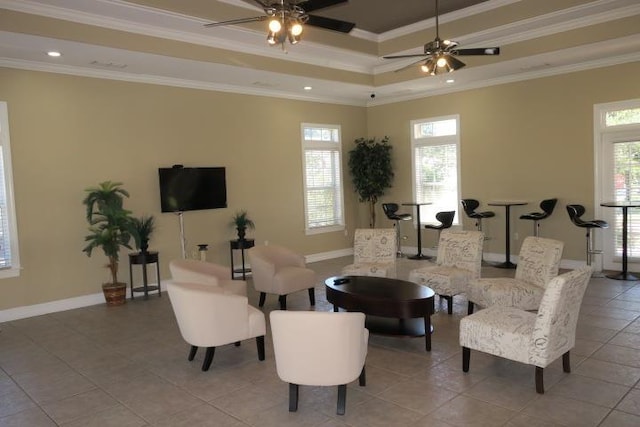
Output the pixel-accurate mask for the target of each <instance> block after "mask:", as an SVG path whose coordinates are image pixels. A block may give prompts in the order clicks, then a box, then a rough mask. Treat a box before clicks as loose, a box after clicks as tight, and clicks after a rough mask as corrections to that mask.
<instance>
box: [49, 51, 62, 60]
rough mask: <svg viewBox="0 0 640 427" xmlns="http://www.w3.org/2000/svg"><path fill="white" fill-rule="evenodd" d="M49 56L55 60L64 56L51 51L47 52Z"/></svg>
mask: <svg viewBox="0 0 640 427" xmlns="http://www.w3.org/2000/svg"><path fill="white" fill-rule="evenodd" d="M47 55H49V56H52V57H54V58H57V57H59V56H62V54H61V53H60V52H57V51H55V50H50V51H49V52H47Z"/></svg>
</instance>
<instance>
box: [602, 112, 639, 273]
mask: <svg viewBox="0 0 640 427" xmlns="http://www.w3.org/2000/svg"><path fill="white" fill-rule="evenodd" d="M594 124H595V125H594V135H595V150H596V197H595V200H596V210H595V211H596V213H597V215H598V217H599V218H601V219H604V220H605V221H607V222H608V223H609V229H608V230H604V232H603V233H602V236H601V238H602V245H603V246H602V247H603V249H604V250H603V252H604V256H603V268H605V269H608V270H620V268H621V266H620V263H621V259H622V209H621V208H605V207H600V203H601V202H611V201H615V202H638V201H640V99H636V100H631V101H623V102H614V103H610V104H600V105H596V106H595V108H594ZM628 221H629V223H628V234H627V236H628V243H627V255H628V257H629V263H630V264H632V263H634V262H636V263H637V262H638V261H640V209H636V208H631V209H629V214H628ZM596 235H597V234H596ZM637 267H638V265H637V264H636V265H635V266H633V267H630V269H631V268H633V269H636V268H637Z"/></svg>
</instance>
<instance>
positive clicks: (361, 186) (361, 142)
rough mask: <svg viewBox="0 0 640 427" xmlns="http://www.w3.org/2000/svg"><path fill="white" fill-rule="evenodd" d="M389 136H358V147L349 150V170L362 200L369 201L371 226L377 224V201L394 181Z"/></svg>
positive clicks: (356, 142)
mask: <svg viewBox="0 0 640 427" xmlns="http://www.w3.org/2000/svg"><path fill="white" fill-rule="evenodd" d="M388 142H389V137H387V136H385V137H384V138H382V140H381V141H377V140H376V139H375V138H370V139H366V138H358V139H356V140H355V144H356V147H355V148H354V149H353V150H351V151H349V171H350V172H351V178H352V179H353V185H354V187H355V189H356V192H357V193H358V195H359V196H360V201H361V202H368V203H369V226H370V227H371V228H375V226H376V203H377V202H378V198H379V197H381V196H382V195H384V192H385V190H386V189H387V188H390V187H391V183H392V182H393V167H392V165H391V149H392V148H393V147H392V146H391V145H389V144H388Z"/></svg>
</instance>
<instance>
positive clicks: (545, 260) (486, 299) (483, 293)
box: [467, 236, 564, 314]
mask: <svg viewBox="0 0 640 427" xmlns="http://www.w3.org/2000/svg"><path fill="white" fill-rule="evenodd" d="M563 248H564V243H563V242H561V241H559V240H553V239H545V238H542V237H533V236H529V237H527V238H526V239H524V242H522V248H521V249H520V256H519V260H518V266H517V267H516V275H515V278H508V277H498V278H484V279H476V280H472V281H470V282H469V288H468V290H467V298H468V300H469V309H468V313H469V314H471V313H473V307H474V304H475V305H479V306H481V307H491V306H493V305H502V306H506V307H516V308H520V309H522V310H537V309H538V306H539V305H540V301H541V300H542V294H544V290H545V287H546V286H547V283H549V281H550V280H551V279H552V278H554V277H556V276H557V275H558V269H559V268H560V259H561V258H562V250H563Z"/></svg>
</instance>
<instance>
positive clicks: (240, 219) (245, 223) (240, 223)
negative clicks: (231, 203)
mask: <svg viewBox="0 0 640 427" xmlns="http://www.w3.org/2000/svg"><path fill="white" fill-rule="evenodd" d="M229 225H230V226H231V227H235V228H236V231H237V232H238V240H241V241H242V240H244V237H245V235H246V231H247V228H250V229H255V228H256V225H255V224H254V222H253V221H252V220H251V219H250V218H249V216H248V214H247V211H245V210H241V211H238V212H236V213H235V215H234V216H233V218H232V219H231V223H230V224H229Z"/></svg>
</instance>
